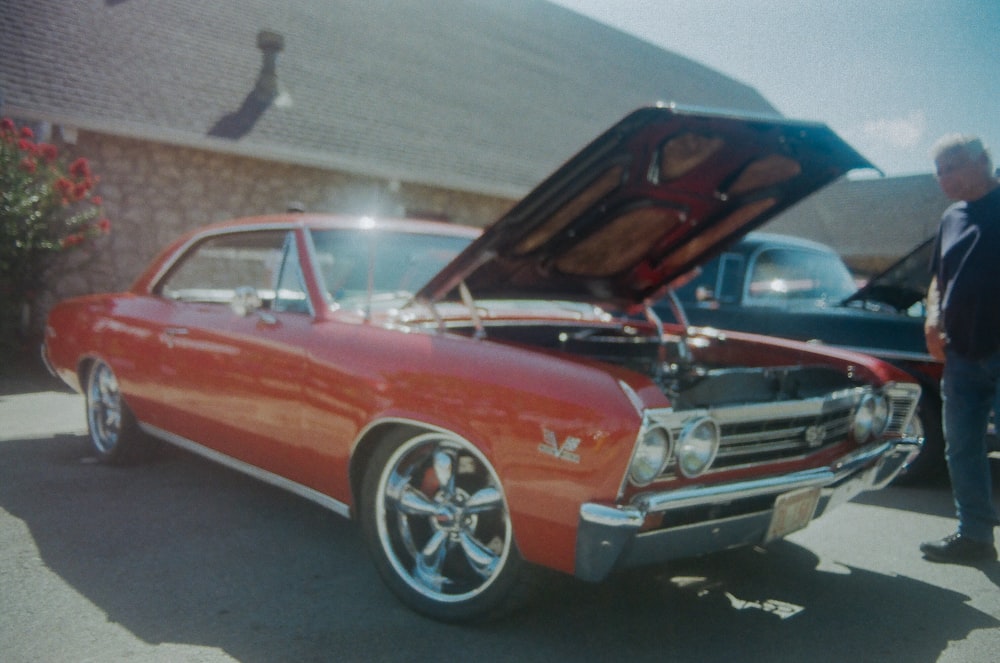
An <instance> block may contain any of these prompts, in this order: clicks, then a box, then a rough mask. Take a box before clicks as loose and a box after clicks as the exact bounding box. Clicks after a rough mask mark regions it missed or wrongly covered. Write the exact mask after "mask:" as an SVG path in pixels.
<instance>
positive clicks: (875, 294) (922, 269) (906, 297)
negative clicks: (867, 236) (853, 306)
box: [842, 236, 934, 311]
mask: <svg viewBox="0 0 1000 663" xmlns="http://www.w3.org/2000/svg"><path fill="white" fill-rule="evenodd" d="M933 251H934V237H933V236H931V237H930V238H928V239H926V240H924V241H923V242H921V243H920V244H918V245H917V247H916V248H915V249H913V250H912V251H910V252H909V253H908V254H906V255H905V256H903V257H902V258H900V259H899V260H898V261H896V262H895V263H893V264H892V265H891V266H890V267H889V268H888V269H886V270H885V271H884V272H882V273H881V274H879V275H878V276H874V277H872V278H871V279H870V280H869V281H868V283H866V284H865V285H864V287H862V288H861V289H860V290H858V291H857V292H856V293H854V294H853V295H851V296H850V297H848V298H847V299H845V300H844V301H843V302H842V304H843V305H848V304H850V303H852V302H862V303H864V302H877V303H882V304H889V305H890V306H892V307H893V308H894V309H896V310H897V311H905V310H906V309H908V308H910V307H911V306H913V305H914V304H916V303H917V302H919V301H920V300H921V299H923V298H924V297H925V296H926V295H927V288H929V287H930V285H931V253H933Z"/></svg>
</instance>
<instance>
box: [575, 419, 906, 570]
mask: <svg viewBox="0 0 1000 663" xmlns="http://www.w3.org/2000/svg"><path fill="white" fill-rule="evenodd" d="M921 443H922V440H919V439H906V440H894V441H889V442H879V443H875V444H872V445H869V446H866V447H863V448H861V449H858V450H857V451H855V452H853V453H851V454H848V455H846V456H844V457H842V458H840V459H838V460H837V461H836V462H834V463H832V464H830V465H829V466H826V467H820V468H815V469H811V470H805V471H802V472H795V473H792V474H785V475H782V476H775V477H768V478H765V479H754V480H750V481H740V482H736V483H728V484H719V485H710V486H695V487H689V488H682V489H679V490H674V491H667V492H660V493H648V494H643V495H640V496H638V497H637V498H636V499H635V500H634V501H633V503H632V504H630V505H627V506H614V505H605V504H597V503H587V504H584V505H582V506H581V507H580V525H579V529H578V530H577V540H576V569H575V573H576V576H577V577H578V578H581V579H583V580H588V581H594V582H596V581H599V580H602V579H604V578H605V577H606V576H607V575H608V574H609V573H610V572H611V571H613V570H615V569H619V568H626V567H630V566H638V565H641V564H649V563H653V562H662V561H666V560H670V559H680V558H683V557H692V556H695V555H701V554H705V553H710V552H716V551H719V550H725V549H727V548H733V547H738V546H746V545H757V544H760V543H763V542H764V541H765V538H766V536H767V534H768V531H769V527H770V526H771V521H772V517H773V515H774V506H773V505H774V500H775V499H777V498H778V496H780V495H783V494H786V493H789V492H791V491H796V490H802V489H809V488H817V489H819V490H820V500H819V503H818V505H817V507H816V510H815V513H814V515H813V517H814V518H815V517H816V516H819V515H822V514H823V513H825V512H826V511H828V510H830V509H832V508H833V507H835V506H837V505H839V504H842V503H843V502H846V501H848V500H850V499H851V498H853V497H854V496H856V495H858V494H859V493H862V492H865V491H868V490H878V489H880V488H884V487H885V486H886V485H888V484H889V482H891V481H892V480H893V479H894V478H895V477H896V475H897V474H899V472H900V470H902V469H903V467H904V466H905V465H906V464H907V463H908V462H910V460H911V459H912V458H913V457H914V456H916V454H917V453H919V451H920V446H921ZM768 498H770V499H768ZM760 499H763V500H765V501H766V502H767V503H768V504H770V505H771V506H770V507H768V508H763V509H756V510H752V511H751V512H749V513H743V514H740V515H736V516H729V517H722V518H715V519H708V520H703V521H699V522H695V523H692V524H686V525H680V526H677V527H670V528H666V529H656V530H651V531H648V532H640V531H639V530H640V529H641V528H642V526H643V524H644V523H645V521H646V517H647V516H649V515H652V514H663V513H667V512H671V511H679V510H682V509H689V508H691V507H713V506H723V505H733V504H738V503H739V502H741V501H745V502H750V501H752V500H760Z"/></svg>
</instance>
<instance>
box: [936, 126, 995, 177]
mask: <svg viewBox="0 0 1000 663" xmlns="http://www.w3.org/2000/svg"><path fill="white" fill-rule="evenodd" d="M953 152H959V153H961V154H964V155H965V156H966V157H967V158H968V160H969V161H975V160H977V159H979V158H980V157H982V156H985V157H986V162H987V164H989V169H990V172H992V171H993V160H992V158H991V157H990V151H989V149H987V147H986V146H985V145H983V141H982V139H980V138H979V136H970V135H969V134H947V135H946V136H942V137H941V138H939V139H938V141H937V142H936V143H934V147H932V148H931V158H933V159H934V161H937V160H938V158H939V157H941V156H942V155H945V154H951V153H953Z"/></svg>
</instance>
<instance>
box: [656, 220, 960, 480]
mask: <svg viewBox="0 0 1000 663" xmlns="http://www.w3.org/2000/svg"><path fill="white" fill-rule="evenodd" d="M932 249H933V238H932V239H929V240H927V241H925V242H924V243H922V244H921V245H920V246H918V247H917V248H916V249H915V250H914V251H913V252H911V253H910V254H909V255H907V256H906V257H905V258H903V259H902V260H900V261H899V262H897V263H896V264H895V265H893V266H892V267H890V268H889V269H888V270H886V271H885V272H883V273H882V274H880V275H878V276H876V277H875V278H873V279H871V280H870V281H869V282H868V283H867V284H865V285H864V286H863V287H861V288H860V289H859V288H858V284H857V283H856V282H855V280H854V278H853V277H852V276H851V272H850V270H849V269H848V268H847V266H846V265H845V264H844V262H843V260H842V259H841V258H840V256H839V255H838V254H837V252H836V251H834V250H833V249H832V248H830V247H828V246H826V245H824V244H820V243H818V242H812V241H808V240H804V239H799V238H796V237H791V236H787V235H777V234H771V233H762V232H753V233H750V234H749V235H747V236H746V237H744V238H743V239H742V240H741V241H739V242H738V243H737V244H735V245H733V246H732V247H730V248H729V249H727V250H726V251H725V252H724V253H722V254H720V255H719V256H718V257H716V258H715V259H714V260H712V261H711V262H709V263H707V264H706V265H704V266H703V267H702V269H701V271H700V273H699V274H698V275H697V276H696V277H695V278H694V279H693V280H691V281H690V282H688V283H687V284H686V285H684V286H683V287H681V288H678V289H677V290H676V295H677V298H678V299H679V300H680V304H681V305H682V308H683V311H684V314H685V315H686V317H687V321H688V324H690V325H693V326H696V327H715V328H717V329H723V330H725V329H732V330H739V331H747V332H754V333H758V334H768V335H771V336H781V337H784V338H792V339H796V340H803V341H813V342H817V343H825V344H827V345H835V346H838V347H843V348H848V349H851V350H857V351H860V352H864V353H866V354H870V355H874V356H876V357H880V358H882V359H886V360H888V361H890V362H892V363H893V364H896V365H897V366H900V367H902V368H903V369H905V370H906V371H907V372H909V373H910V374H911V375H913V376H914V377H915V378H916V379H917V380H918V381H919V382H920V385H921V387H922V388H923V396H922V397H921V400H920V405H919V406H918V408H917V414H918V417H917V418H915V419H914V426H915V427H919V429H920V430H916V431H914V433H915V434H916V435H922V436H923V437H924V451H923V452H922V453H921V455H920V456H918V457H917V458H916V459H915V460H914V461H913V462H912V463H911V464H910V466H909V468H908V469H907V470H906V472H905V473H904V474H903V475H901V477H900V479H901V480H902V481H910V482H912V481H917V480H923V479H927V478H930V477H932V476H935V475H937V474H939V473H940V472H941V470H943V468H944V456H943V452H944V441H943V436H942V433H941V401H940V379H941V370H942V364H941V363H940V362H938V361H936V360H934V359H933V358H932V357H931V356H930V355H929V354H928V353H927V348H926V346H925V344H924V333H923V324H924V303H923V300H924V296H925V294H926V292H927V285H928V283H929V282H930V274H929V265H930V252H931V250H932ZM656 309H657V312H658V313H659V314H660V315H662V316H663V318H664V319H673V317H674V315H673V313H672V311H671V308H670V306H669V304H668V302H666V301H664V302H663V303H661V304H660V305H658V306H657V307H656ZM897 481H899V480H897Z"/></svg>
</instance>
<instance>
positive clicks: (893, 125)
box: [861, 110, 927, 149]
mask: <svg viewBox="0 0 1000 663" xmlns="http://www.w3.org/2000/svg"><path fill="white" fill-rule="evenodd" d="M861 133H862V135H863V136H864V137H865V138H866V139H867V140H869V141H872V142H876V143H881V144H883V145H889V146H891V147H897V148H903V149H910V148H913V147H916V146H918V145H919V144H920V142H921V141H922V140H923V139H924V136H925V135H926V133H927V117H926V116H925V115H924V112H923V111H920V110H915V111H911V112H910V113H909V114H908V115H906V116H905V117H893V118H879V119H877V120H871V121H869V122H865V124H864V126H863V127H862V128H861Z"/></svg>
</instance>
